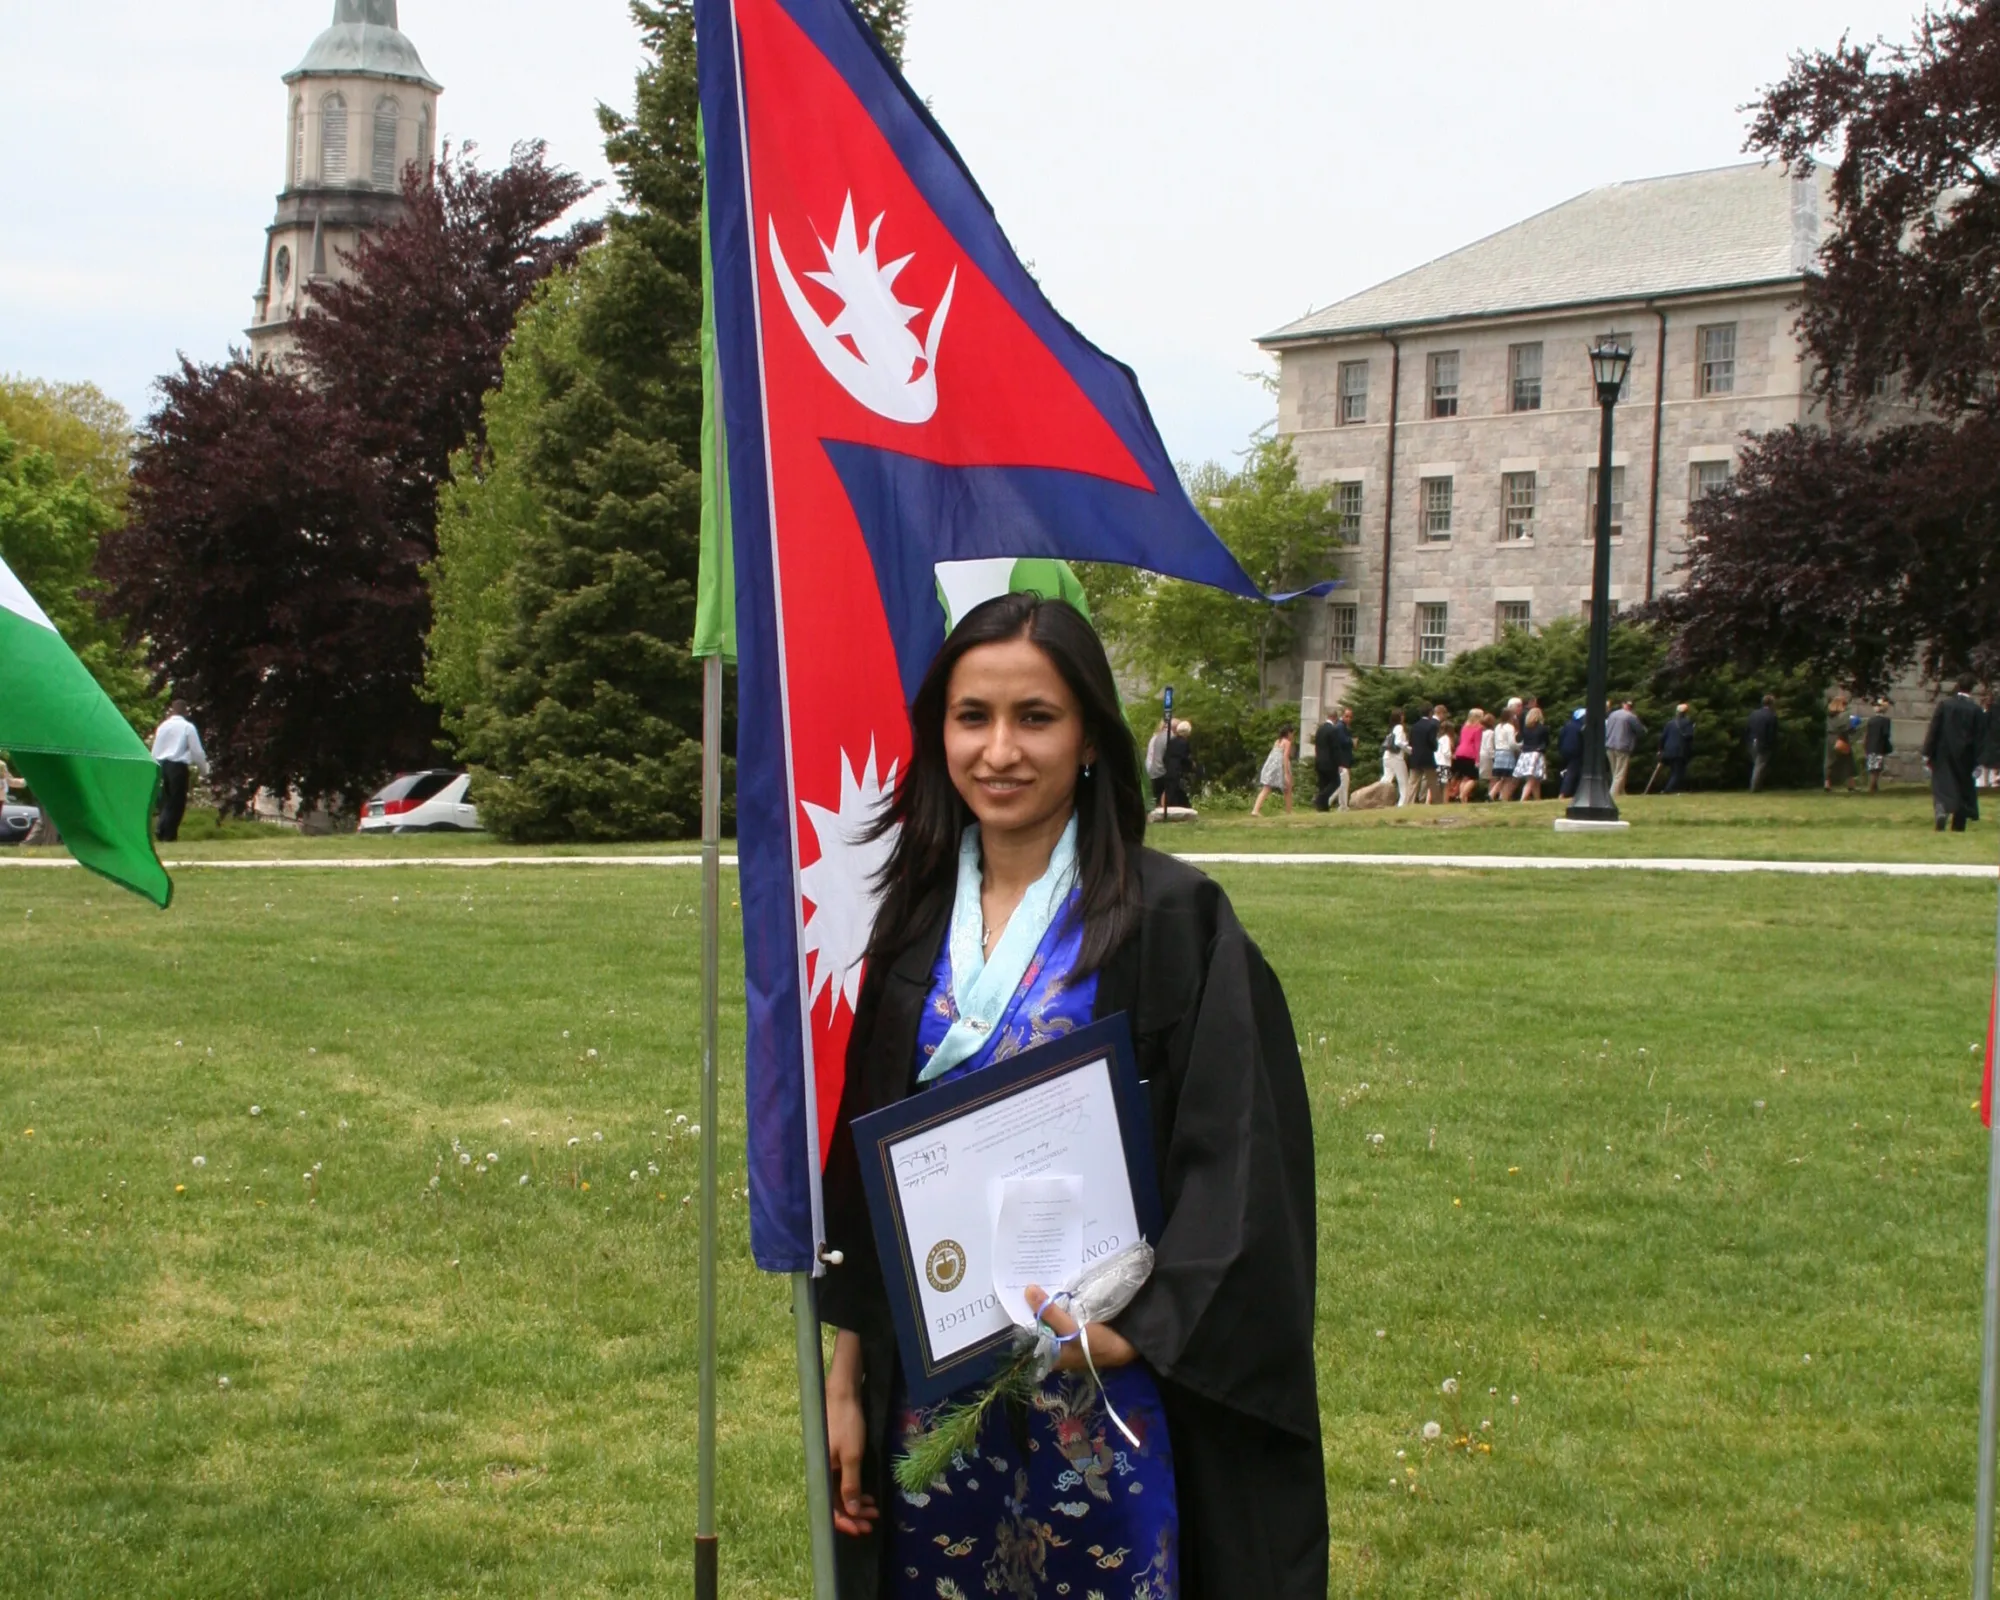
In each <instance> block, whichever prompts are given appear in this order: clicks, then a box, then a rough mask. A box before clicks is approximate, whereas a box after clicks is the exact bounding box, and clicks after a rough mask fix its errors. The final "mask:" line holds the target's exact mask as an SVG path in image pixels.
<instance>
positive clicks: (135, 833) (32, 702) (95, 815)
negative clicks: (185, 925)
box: [0, 561, 174, 908]
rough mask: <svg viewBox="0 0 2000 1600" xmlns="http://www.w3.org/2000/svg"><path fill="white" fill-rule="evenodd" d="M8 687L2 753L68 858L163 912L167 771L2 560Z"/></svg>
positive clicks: (1, 720) (169, 885) (0, 632)
mask: <svg viewBox="0 0 2000 1600" xmlns="http://www.w3.org/2000/svg"><path fill="white" fill-rule="evenodd" d="M0 684H4V685H5V686H6V687H5V691H4V692H0V753H4V754H5V755H6V757H7V759H8V762H9V763H10V764H11V765H12V766H13V768H14V769H15V770H16V771H17V772H19V773H20V774H21V776H22V777H24V778H26V779H27V780H28V782H29V784H30V785H31V786H32V787H33V789H34V791H35V799H36V801H37V803H38V804H39V805H40V806H41V808H42V811H43V812H44V814H45V815H47V816H48V817H49V819H50V820H51V821H53V822H54V823H55V825H56V826H57V827H58V828H60V829H61V830H62V837H63V843H64V844H66V845H68V846H69V849H70V853H71V854H72V855H74V856H75V857H76V859H77V860H78V861H81V862H82V863H83V864H84V865H85V866H86V867H89V868H90V869H91V870H92V871H93V872H100V873H102V874H103V875H104V876H105V877H107V878H109V879H110V880H111V881H112V882H113V883H118V884H123V885H124V886H125V887H126V888H128V889H131V890H133V891H135V892H136V893H138V894H142V895H144V896H145V897H146V898H147V899H148V900H151V901H152V902H153V903H154V904H155V905H158V906H160V907H162V908H164V907H165V906H166V904H167V902H168V901H170V900H171V899H172V898H173V894H174V885H173V880H172V879H171V878H169V877H168V876H167V872H166V869H165V868H164V867H162V866H161V865H160V858H159V856H158V855H156V854H155V853H154V850H153V835H152V829H151V822H152V815H153V798H154V794H155V791H156V790H157V789H158V787H159V782H160V768H159V763H157V762H156V761H154V760H153V756H152V752H151V751H150V750H148V749H147V748H146V746H145V744H144V743H143V742H142V741H141V740H140V738H139V736H138V735H137V734H136V733H134V732H133V731H132V725H131V724H130V723H129V722H127V721H126V720H125V718H124V717H123V715H121V714H120V712H119V710H118V708H117V707H116V706H114V705H113V704H112V703H111V701H110V699H109V697H107V696H106V694H105V693H104V691H103V690H102V689H100V688H98V686H97V680H96V679H95V678H93V677H91V675H90V673H89V670H88V669H87V668H85V666H84V664H83V663H82V662H81V661H79V660H77V658H76V653H75V652H74V651H72V650H71V649H70V647H69V646H68V645H66V644H65V643H63V637H62V635H61V634H59V633H57V632H56V629H55V624H54V623H52V622H50V621H49V619H48V615H47V613H45V612H44V611H43V610H42V608H41V607H40V606H39V605H37V604H36V603H35V597H34V596H33V595H31V594H29V593H28V590H27V588H26V586H25V585H24V584H23V583H22V582H21V580H20V579H18V578H16V577H15V576H14V574H13V573H12V572H10V571H9V570H8V568H7V564H6V562H4V561H0Z"/></svg>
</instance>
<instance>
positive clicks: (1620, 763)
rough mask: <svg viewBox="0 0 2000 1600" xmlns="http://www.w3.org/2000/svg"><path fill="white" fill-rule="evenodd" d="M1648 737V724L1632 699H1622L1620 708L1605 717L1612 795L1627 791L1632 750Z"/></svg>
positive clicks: (1605, 735)
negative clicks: (1641, 717)
mask: <svg viewBox="0 0 2000 1600" xmlns="http://www.w3.org/2000/svg"><path fill="white" fill-rule="evenodd" d="M1645 737H1646V725H1645V723H1643V722H1641V721H1640V720H1639V713H1638V712H1636V711H1634V710H1633V709H1632V702H1631V701H1630V700H1621V701H1620V702H1619V703H1618V709H1617V710H1616V711H1614V712H1612V713H1611V715H1610V716H1608V717H1606V718H1605V719H1604V754H1605V756H1606V757H1607V758H1608V759H1609V760H1610V762H1611V797H1612V799H1614V800H1615V799H1617V798H1618V797H1619V796H1620V795H1622V794H1623V793H1624V792H1625V780H1626V778H1627V777H1628V776H1629V775H1630V773H1631V770H1632V752H1633V751H1635V750H1637V749H1638V748H1639V741H1640V740H1641V739H1643V738H1645Z"/></svg>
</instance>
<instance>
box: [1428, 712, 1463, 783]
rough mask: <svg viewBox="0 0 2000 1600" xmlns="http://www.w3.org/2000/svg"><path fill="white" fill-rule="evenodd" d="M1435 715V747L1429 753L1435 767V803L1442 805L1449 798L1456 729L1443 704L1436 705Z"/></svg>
mask: <svg viewBox="0 0 2000 1600" xmlns="http://www.w3.org/2000/svg"><path fill="white" fill-rule="evenodd" d="M1436 715H1437V719H1438V736H1437V748H1436V750H1434V751H1433V752H1432V753H1431V762H1432V765H1434V766H1435V767H1436V768H1437V803H1438V804H1439V805H1443V804H1444V803H1445V802H1446V801H1447V800H1449V799H1450V798H1451V786H1452V774H1451V763H1452V760H1453V756H1452V750H1453V743H1454V740H1455V739H1456V737H1457V733H1458V730H1457V729H1455V728H1454V727H1452V725H1451V718H1450V717H1449V715H1447V714H1446V712H1445V709H1444V707H1443V706H1439V707H1438V709H1437V713H1436Z"/></svg>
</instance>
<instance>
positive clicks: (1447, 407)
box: [1430, 350, 1458, 417]
mask: <svg viewBox="0 0 2000 1600" xmlns="http://www.w3.org/2000/svg"><path fill="white" fill-rule="evenodd" d="M1430 414H1431V415H1432V416H1434V417H1455V416H1457V415H1458V352H1457V351H1456V350H1440V351H1439V352H1438V353H1437V354H1436V355H1434V356H1432V357H1431V393H1430Z"/></svg>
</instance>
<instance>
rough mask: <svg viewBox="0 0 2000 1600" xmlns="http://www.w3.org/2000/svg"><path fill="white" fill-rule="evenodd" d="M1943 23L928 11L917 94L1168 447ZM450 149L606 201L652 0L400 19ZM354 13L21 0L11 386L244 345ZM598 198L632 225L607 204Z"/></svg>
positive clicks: (1747, 8)
mask: <svg viewBox="0 0 2000 1600" xmlns="http://www.w3.org/2000/svg"><path fill="white" fill-rule="evenodd" d="M1915 9H1916V7H1915V5H1914V4H1913V0H1680V3H1679V4H1678V5H1676V6H1674V7H1672V8H1665V7H1662V6H1660V5H1659V4H1657V3H1656V0H1478V3H1474V0H1405V3H1401V4H1382V3H1380V0H1371V3H1369V4H1366V5H1362V4H1354V3H1350V0H1232V3H1231V4H1228V5H1220V4H1217V3H1216V0H1201V3H1195V0H911V28H910V47H909V60H908V73H909V76H910V79H911V81H912V82H913V83H914V84H915V85H916V87H917V89H918V91H919V92H920V93H922V94H924V95H925V96H927V97H928V98H929V99H930V101H931V104H932V106H933V108H934V110H935V111H936V113H937V116H938V118H939V120H940V121H941V122H942V123H943V125H944V127H945V129H946V131H947V132H949V133H950V134H951V136H952V138H953V139H954V141H955V142H956V143H957V145H958V147H959V149H960V151H961V152H962V153H963V155H964V156H965V158H966V160H967V161H968V163H969V164H970V165H971V167H972V170H973V171H974V172H975V173H976V174H977V175H978V177H979V179H980V182H981V183H982V185H983V186H984V187H985V190H986V192H987V195H988V197H989V198H990V199H991V200H992V202H993V204H994V206H995V208H996V209H997V211H998V212H999V215H1000V220H1001V222H1002V223H1003V225H1004V226H1005V227H1006V228H1007V230H1008V232H1009V234H1010V236H1011V237H1012V239H1013V241H1014V243H1015V246H1016V248H1017V249H1019V251H1020V252H1021V254H1022V256H1023V257H1025V258H1026V259H1027V260H1028V261H1030V262H1031V263H1032V264H1033V265H1034V268H1035V270H1036V272H1037V274H1038V275H1039V276H1040V278H1041V281H1042V283H1043V285H1044V287H1045V288H1046V289H1047V291H1048V293H1049V295H1050V297H1051V298H1052V299H1053V300H1054V302H1055V304H1056V306H1057V307H1058V309H1060V310H1061V311H1062V312H1063V313H1064V314H1065V315H1067V316H1068V317H1069V318H1070V320H1071V321H1073V322H1074V323H1076V325H1077V326H1078V327H1080V328H1081V329H1082V330H1083V331H1084V333H1085V334H1086V335H1088V336H1089V337H1090V338H1091V339H1093V340H1094V341H1096V342H1097V343H1098V344H1099V345H1101V346H1103V348H1105V349H1106V350H1109V351H1110V352H1112V353H1113V354H1114V355H1117V356H1119V357H1120V358H1122V359H1123V360H1125V361H1127V362H1129V363H1130V364H1131V365H1132V366H1133V367H1135V368H1136V369H1137V371H1138V373H1139V376H1140V379H1141V382H1142V383H1143V384H1144V386H1145V390H1146V394H1147V397H1148V399H1149V400H1150V401H1151V403H1152V407H1153V411H1154V414H1155V415H1156V416H1157V417H1158V419H1159V422H1160V425H1161V428H1162V431H1163V432H1164V433H1165V435H1166V441H1167V445H1168V448H1169V449H1170V450H1171V451H1172V452H1173V453H1174V454H1175V455H1176V456H1179V457H1182V458H1185V459H1191V460H1198V459H1204V458H1216V459H1225V460H1226V459H1228V458H1229V457H1230V456H1231V455H1232V453H1233V452H1235V451H1237V450H1239V449H1240V448H1241V447H1242V445H1243V443H1244V441H1245V440H1246V439H1247V438H1248V436H1249V435H1250V433H1251V432H1252V430H1254V429H1255V428H1256V427H1257V426H1258V425H1259V424H1260V423H1262V422H1263V421H1264V420H1265V419H1266V418H1267V417H1268V416H1269V415H1270V414H1271V412H1272V410H1273V407H1272V405H1271V403H1270V401H1269V399H1268V398H1267V397H1266V395H1265V394H1264V393H1263V391H1262V390H1261V389H1260V388H1259V387H1258V385H1257V384H1256V383H1255V382H1254V381H1252V379H1251V377H1249V376H1247V375H1249V374H1253V373H1255V372H1256V371H1257V370H1258V369H1259V368H1260V367H1261V365H1262V361H1261V358H1260V356H1259V353H1258V351H1257V350H1256V348H1255V347H1254V345H1253V344H1252V342H1251V341H1252V340H1253V339H1254V338H1255V336H1256V335H1257V334H1259V333H1262V332H1265V331H1268V330H1269V329H1271V328H1273V327H1276V326H1277V325H1279V324H1281V323H1284V322H1287V321H1290V320H1291V319H1292V318H1294V317H1297V316H1299V315H1301V314H1303V313H1304V312H1305V311H1306V310H1307V309H1308V308H1310V307H1313V306H1319V305H1325V304H1327V303H1329V302H1330V301H1333V300H1337V299H1340V298H1342V297H1344V296H1346V295H1349V294H1352V293H1354V292H1356V291H1357V290H1360V289H1363V288H1366V287H1367V286H1369V285H1370V284H1372V283H1376V282H1379V281H1381V280H1382V279H1384V278H1387V277H1391V276H1393V275H1394V274H1396V273H1398V272H1401V271H1404V270H1406V269H1407V268H1409V267H1412V266H1416V265H1418V264H1420V263H1422V262H1424V261H1427V260H1429V259H1431V258H1432V257H1434V256H1437V255H1439V254H1442V253H1443V252H1445V251H1448V250H1451V249H1454V248H1456V247H1457V246H1459V245H1462V244H1466V243H1469V242H1470V241H1472V240H1473V239H1476V238H1478V237H1480V236H1482V235H1483V234H1486V233H1489V232H1491V231H1492V230H1494V229H1495V228H1500V227H1504V226H1506V225H1507V224H1508V223H1511V222H1514V221H1517V220H1519V219H1520V218H1522V217H1525V216H1528V215H1530V214H1532V213H1534V212H1536V211H1539V210H1541V209H1543V208H1544V207H1546V206H1549V205H1553V204H1555V203H1557V202H1559V201H1561V200H1564V199H1567V198H1568V197H1570V196H1571V195H1574V194H1577V193H1579V192H1580V191H1582V190H1584V189H1588V188H1590V187H1592V186H1594V185H1597V184H1601V183H1608V182H1613V181H1616V180H1618V179H1622V178H1639V177H1651V176H1656V175H1658V174H1661V173H1669V172H1684V171H1689V170H1693V169H1696V168H1701V167H1711V166H1720V165H1724V164H1726V163H1729V162H1733V161H1738V160H1741V159H1743V157H1742V155H1741V150H1742V144H1743V130H1744V121H1745V119H1744V116H1743V113H1742V111H1741V107H1742V106H1743V104H1744V103H1745V102H1746V101H1748V100H1750V99H1751V98H1752V97H1753V96H1754V95H1755V94H1756V93H1757V92H1758V90H1759V88H1760V87H1761V86H1763V85H1765V84H1767V83H1769V82H1771V81H1773V80H1774V79H1776V78H1777V77H1779V76H1780V75H1782V73H1783V72H1784V69H1785V63H1786V60H1787V58H1788V56H1789V55H1790V54H1791V53H1792V52H1794V51H1796V50H1799V49H1802V48H1806V47H1809V46H1827V45H1831V44H1833V43H1834V42H1835V41H1836V40H1837V39H1838V37H1839V35H1840V33H1841V32H1842V30H1843V29H1845V30H1848V31H1850V32H1852V33H1853V34H1855V35H1856V36H1857V37H1861V38H1873V37H1875V36H1877V35H1880V34H1884V33H1887V34H1889V35H1890V36H1891V37H1894V38H1898V39H1900V38H1903V37H1906V36H1907V34H1908V32H1909V29H1910V19H1911V17H1912V15H1913V14H1914V12H1915ZM401 10H402V26H403V31H404V32H405V33H407V34H408V35H409V36H410V38H411V39H412V40H413V41H414V42H415V44H416V45H417V48H418V49H419V51H420V52H421V53H422V55H423V58H424V62H425V65H426V66H428V67H429V68H430V71H431V74H432V76H433V77H435V78H437V79H439V80H440V81H441V82H442V83H443V84H444V85H445V96H444V100H443V104H442V110H441V112H440V126H441V130H442V132H443V133H444V134H445V135H446V136H447V137H449V138H451V139H454V140H467V139H470V140H476V141H477V142H478V143H479V144H480V145H481V146H482V147H483V149H484V150H485V151H486V152H487V154H488V155H489V156H491V157H494V158H499V157H501V156H502V155H503V154H504V152H505V150H506V149H507V147H508V146H509V145H510V144H512V143H513V142H514V141H515V140H517V139H524V138H531V137H537V136H539V137H542V138H545V139H547V140H548V142H549V145H550V147H551V149H552V151H553V153H554V155H555V157H556V159H557V160H559V161H561V162H563V163H565V164H567V165H569V166H572V167H575V168H577V169H579V170H581V171H583V172H584V173H586V174H588V175H590V176H593V177H602V176H605V175H606V168H605V166H604V161H603V156H602V152H601V150H600V148H599V142H598V141H599V135H598V132H597V126H596V122H595V119H594V115H593V108H594V107H595V105H596V103H597V102H598V101H599V100H608V101H611V102H612V103H614V104H624V103H626V102H627V101H628V100H629V97H630V88H631V78H632V73H633V71H634V70H635V68H636V67H637V65H638V62H639V52H638V47H637V40H636V35H635V34H634V32H633V30H632V27H631V24H630V21H629V18H628V16H627V13H626V8H625V5H624V3H623V0H402V7H401ZM331 15H332V3H331V0H179V3H162V0H58V3H56V4H49V3H45V0H0V39H4V40H5V46H4V50H0V149H4V150H5V151H6V152H7V156H6V160H5V161H4V162H0V372H7V371H11V372H18V373H25V374H29V375H32V376H36V377H45V378H55V379H73V378H87V379H90V380H92V381H94V382H96V383H98V384H100V385H102V386H103V387H104V388H105V389H107V390H109V391H110V393H111V394H112V395H113V396H115V397H116V398H117V399H119V400H120V401H122V402H124V404H125V405H127V406H128V407H130V408H131V409H132V411H133V413H134V415H135V416H138V415H142V414H143V413H144V412H145V411H146V410H148V409H149V408H150V405H151V403H152V402H151V394H150V385H151V382H152V379H153V378H154V376H155V375H157V374H158V373H160V372H163V371H165V370H167V369H168V368H170V367H171V366H172V365H173V363H174V360H175V356H176V352H183V351H184V352H186V353H187V354H188V355H190V356H192V357H195V358H197V359H201V360H217V359H220V358H221V357H222V356H223V355H224V354H225V353H226V352H227V350H228V348H229V346H230V344H231V342H232V341H237V342H240V341H241V339H242V329H243V327H244V326H245V324H247V322H248V321H249V318H250V309H251V305H250V302H251V296H252V294H253V292H254V291H255V289H256V286H257V273H258V267H259V263H260V261H261V259H262V254H261V252H262V243H263V230H264V228H265V226H266V224H268V223H269V221H270V220H271V214H272V207H273V201H274V199H275V196H276V191H277V189H278V187H279V185H280V183H281V181H282V179H283V164H284V149H285V108H286V92H285V90H284V87H283V86H282V84H281V83H280V82H279V78H280V76H281V74H283V73H284V72H285V71H286V70H288V69H289V68H291V67H293V66H294V65H296V64H297V62H298V60H299V59H300V57H301V56H303V55H304V53H305V50H306V46H307V45H308V44H309V43H310V42H311V41H312V38H313V36H314V35H315V34H316V33H317V32H318V31H319V30H320V29H321V28H322V27H324V26H325V25H326V23H327V21H328V19H329V18H330V17H331ZM600 203H602V202H600Z"/></svg>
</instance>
